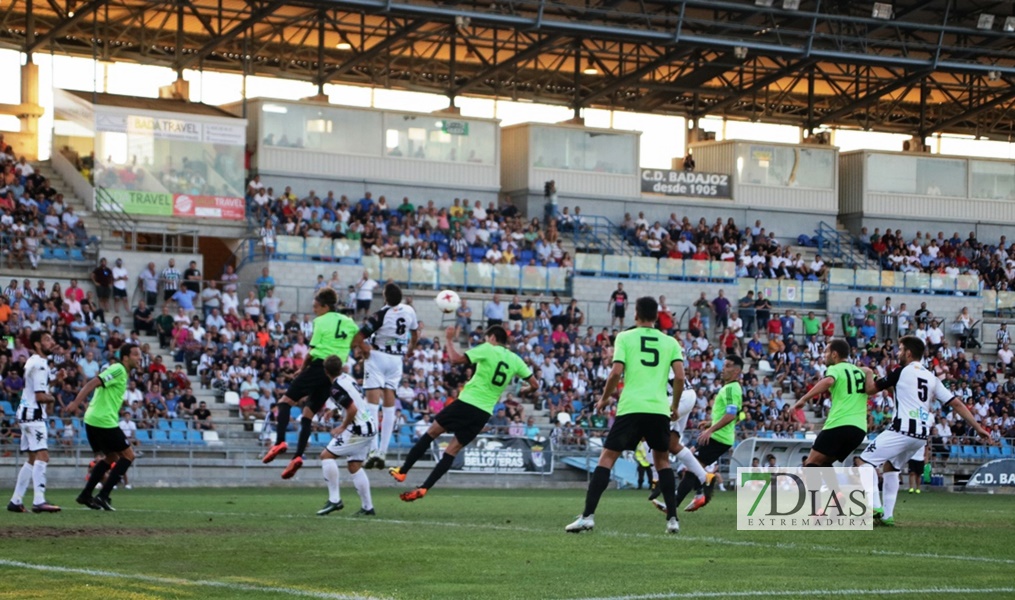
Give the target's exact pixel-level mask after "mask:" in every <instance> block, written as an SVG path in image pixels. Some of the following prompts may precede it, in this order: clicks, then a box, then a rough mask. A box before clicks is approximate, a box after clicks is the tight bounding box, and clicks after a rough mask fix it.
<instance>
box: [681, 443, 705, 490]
mask: <svg viewBox="0 0 1015 600" xmlns="http://www.w3.org/2000/svg"><path fill="white" fill-rule="evenodd" d="M677 460H679V461H680V464H682V465H684V467H685V468H686V469H687V470H688V471H690V472H692V473H694V476H695V477H697V478H698V481H700V482H701V483H703V484H704V483H705V479H706V477H707V475H706V473H705V467H703V466H701V463H700V462H698V459H697V458H695V457H694V454H692V453H691V450H690V448H684V449H683V450H681V451H680V452H678V453H677Z"/></svg>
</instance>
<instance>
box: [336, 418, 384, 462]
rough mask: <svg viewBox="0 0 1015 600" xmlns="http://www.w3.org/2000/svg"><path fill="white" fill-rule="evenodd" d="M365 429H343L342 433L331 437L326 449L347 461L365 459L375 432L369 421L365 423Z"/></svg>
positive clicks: (361, 460)
mask: <svg viewBox="0 0 1015 600" xmlns="http://www.w3.org/2000/svg"><path fill="white" fill-rule="evenodd" d="M366 429H367V430H366V431H359V430H357V431H350V430H349V429H347V430H345V431H343V432H342V435H340V436H338V437H333V438H331V441H330V442H328V446H327V448H326V450H327V451H328V452H330V453H332V454H334V455H335V456H337V457H339V458H345V459H348V460H349V462H357V461H358V462H363V461H365V460H366V459H367V453H368V452H369V451H370V443H371V442H373V440H374V436H375V435H376V434H377V432H376V431H374V427H373V425H372V424H370V423H367V425H366Z"/></svg>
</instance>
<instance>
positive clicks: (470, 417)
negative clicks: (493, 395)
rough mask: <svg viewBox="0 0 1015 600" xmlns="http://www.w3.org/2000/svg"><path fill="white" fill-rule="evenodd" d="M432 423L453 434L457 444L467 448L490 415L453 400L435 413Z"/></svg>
mask: <svg viewBox="0 0 1015 600" xmlns="http://www.w3.org/2000/svg"><path fill="white" fill-rule="evenodd" d="M434 421H436V422H437V424H438V425H440V426H441V427H443V428H444V429H446V430H447V431H450V432H451V433H453V434H455V438H457V439H458V443H459V444H461V445H462V446H468V445H469V444H470V443H471V442H472V440H474V439H476V436H477V435H479V434H480V433H482V431H483V428H484V427H486V424H487V423H488V422H489V421H490V413H488V412H486V411H485V410H483V409H481V408H478V407H475V406H473V405H471V404H469V403H468V402H462V401H461V400H455V401H454V402H452V403H451V404H449V405H447V406H445V407H444V409H443V410H441V412H439V413H437V416H436V417H434Z"/></svg>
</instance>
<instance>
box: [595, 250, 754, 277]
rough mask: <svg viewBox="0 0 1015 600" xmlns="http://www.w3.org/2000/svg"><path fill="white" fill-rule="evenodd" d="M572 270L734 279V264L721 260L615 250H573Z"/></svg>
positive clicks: (636, 275)
mask: <svg viewBox="0 0 1015 600" xmlns="http://www.w3.org/2000/svg"><path fill="white" fill-rule="evenodd" d="M575 273H576V274H579V275H581V274H586V275H593V276H598V275H609V276H619V277H630V278H640V279H660V280H667V281H668V280H677V281H714V282H733V281H735V280H736V265H734V264H733V263H732V262H729V261H720V260H682V259H679V258H653V257H651V256H625V255H617V254H586V253H581V254H576V255H575Z"/></svg>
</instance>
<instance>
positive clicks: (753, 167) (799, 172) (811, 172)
mask: <svg viewBox="0 0 1015 600" xmlns="http://www.w3.org/2000/svg"><path fill="white" fill-rule="evenodd" d="M737 174H738V176H739V181H740V183H747V184H753V185H766V186H776V187H800V188H812V189H822V190H830V189H833V188H834V187H835V151H834V150H825V149H821V148H800V147H793V146H765V145H761V144H737Z"/></svg>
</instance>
